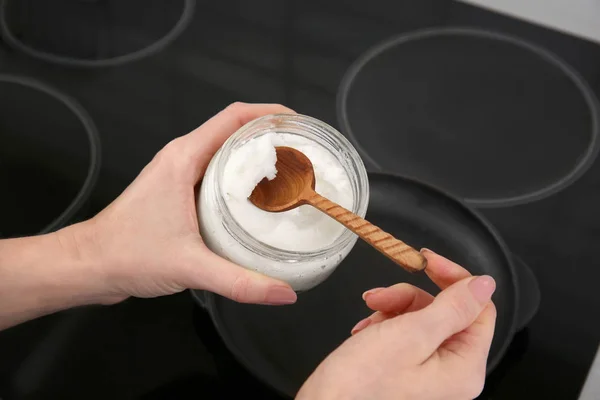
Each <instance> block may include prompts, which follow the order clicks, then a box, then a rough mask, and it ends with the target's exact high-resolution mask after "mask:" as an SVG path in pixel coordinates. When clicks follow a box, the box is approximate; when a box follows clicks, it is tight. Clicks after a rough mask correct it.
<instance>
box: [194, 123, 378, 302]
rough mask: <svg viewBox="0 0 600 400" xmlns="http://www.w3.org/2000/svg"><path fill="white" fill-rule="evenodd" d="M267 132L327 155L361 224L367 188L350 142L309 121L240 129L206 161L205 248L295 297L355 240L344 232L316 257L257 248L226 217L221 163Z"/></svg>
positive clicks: (202, 198)
mask: <svg viewBox="0 0 600 400" xmlns="http://www.w3.org/2000/svg"><path fill="white" fill-rule="evenodd" d="M273 132H276V133H286V134H293V135H299V136H302V137H304V138H307V139H310V140H311V141H314V142H315V143H317V144H319V145H320V146H322V147H324V148H325V149H327V150H328V151H329V152H330V153H331V154H333V155H334V156H335V158H336V159H337V160H338V162H339V163H340V164H341V165H342V167H343V168H344V169H345V171H346V174H347V175H348V178H349V180H350V183H351V187H352V197H353V207H352V212H354V213H355V214H357V215H360V216H361V217H363V218H364V216H365V214H366V212H367V206H368V202H369V182H368V177H367V172H366V170H365V166H364V164H363V162H362V160H361V158H360V156H359V155H358V153H357V151H356V150H355V149H354V147H353V146H352V145H351V144H350V142H349V141H348V140H347V139H346V138H345V137H344V136H342V134H341V133H339V132H338V131H337V130H335V129H334V128H332V127H331V126H329V125H328V124H326V123H324V122H322V121H319V120H317V119H315V118H312V117H308V116H305V115H299V114H276V115H267V116H265V117H262V118H259V119H256V120H254V121H252V122H250V123H248V124H246V125H245V126H243V127H242V128H241V129H239V130H238V131H237V132H236V133H234V134H233V135H232V136H231V137H230V138H229V139H228V140H227V141H226V142H225V143H224V144H223V146H222V147H221V148H220V149H219V151H218V152H217V153H216V154H215V155H214V157H213V158H212V160H211V162H210V164H209V166H208V168H207V170H206V174H205V176H204V179H203V181H202V185H201V188H200V193H199V195H198V217H199V223H200V233H201V235H202V238H203V239H204V242H205V243H206V245H207V246H208V248H210V249H211V250H212V251H213V252H215V253H216V254H218V255H220V256H221V257H224V258H226V259H228V260H230V261H232V262H234V263H236V264H238V265H241V266H243V267H245V268H248V269H251V270H254V271H257V272H259V273H262V274H265V275H268V276H271V277H274V278H277V279H280V280H283V281H286V282H288V283H289V284H290V285H291V286H292V288H293V289H294V290H296V291H304V290H308V289H311V288H313V287H314V286H316V285H318V284H319V283H321V282H323V281H324V280H325V279H327V277H329V275H331V273H332V272H333V271H334V270H335V268H336V267H337V266H338V265H339V264H340V262H341V261H342V260H343V259H344V258H345V257H346V256H347V255H348V253H349V252H350V250H351V249H352V247H353V246H354V244H355V243H356V240H357V238H358V237H357V236H356V235H355V234H354V233H352V232H351V231H349V230H347V229H344V230H343V231H342V233H341V234H340V235H339V236H338V237H337V238H336V239H335V240H334V241H333V242H332V243H331V244H330V245H328V246H327V247H324V248H321V249H319V250H316V251H288V250H282V249H278V248H275V247H272V246H270V245H267V244H265V243H263V242H261V241H260V240H258V239H257V238H255V237H253V236H252V235H250V234H249V233H248V232H247V231H246V230H245V229H244V228H243V227H242V226H240V224H238V222H237V221H236V220H235V219H234V218H233V217H232V215H231V212H230V211H229V209H228V207H227V205H226V203H225V199H224V197H223V195H222V190H221V188H222V179H223V171H224V169H225V165H226V163H227V160H228V158H229V156H230V154H231V152H232V151H233V150H234V149H237V148H239V147H241V146H243V145H244V144H245V143H246V142H247V141H248V140H250V139H253V138H256V137H259V136H262V135H264V134H267V133H273Z"/></svg>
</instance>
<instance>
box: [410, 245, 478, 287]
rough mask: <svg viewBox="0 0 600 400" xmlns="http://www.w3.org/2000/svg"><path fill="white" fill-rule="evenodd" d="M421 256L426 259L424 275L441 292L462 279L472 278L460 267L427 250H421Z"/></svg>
mask: <svg viewBox="0 0 600 400" xmlns="http://www.w3.org/2000/svg"><path fill="white" fill-rule="evenodd" d="M421 254H423V256H425V258H426V259H427V268H426V269H425V273H426V274H427V276H428V277H429V279H431V280H432V281H433V282H434V283H435V284H436V285H438V287H439V288H440V289H442V290H444V289H446V288H447V287H449V286H450V285H452V284H454V283H456V282H458V281H460V280H462V279H465V278H468V277H470V276H472V275H471V273H470V272H469V271H467V270H466V269H464V268H463V267H461V266H460V265H458V264H456V263H455V262H452V261H450V260H448V259H447V258H444V257H442V256H440V255H439V254H436V253H434V252H433V251H431V250H429V249H422V250H421Z"/></svg>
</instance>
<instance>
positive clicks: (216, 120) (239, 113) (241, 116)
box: [187, 103, 294, 153]
mask: <svg viewBox="0 0 600 400" xmlns="http://www.w3.org/2000/svg"><path fill="white" fill-rule="evenodd" d="M282 113H294V111H293V110H291V109H289V108H287V107H284V106H282V105H280V104H247V103H233V104H231V105H230V106H228V107H227V108H225V109H223V110H222V111H221V112H219V113H218V114H217V115H215V116H214V117H212V118H211V119H209V120H208V121H206V122H205V123H204V124H202V125H201V126H200V127H198V128H196V129H194V130H193V131H192V132H190V133H189V134H188V135H187V138H188V140H189V141H190V142H196V144H197V145H201V146H202V148H203V151H210V152H212V153H215V152H216V151H217V150H218V149H219V147H221V145H222V144H223V143H224V142H225V141H226V140H227V139H228V138H229V136H231V135H232V134H233V133H234V132H235V131H237V130H238V129H240V128H241V127H242V126H244V125H246V124H247V123H248V122H250V121H252V120H255V119H256V118H260V117H263V116H265V115H269V114H282Z"/></svg>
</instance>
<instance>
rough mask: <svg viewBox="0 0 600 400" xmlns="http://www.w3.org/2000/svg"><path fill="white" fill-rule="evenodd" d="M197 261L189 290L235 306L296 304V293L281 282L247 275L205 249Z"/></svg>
mask: <svg viewBox="0 0 600 400" xmlns="http://www.w3.org/2000/svg"><path fill="white" fill-rule="evenodd" d="M200 257H201V261H200V263H196V266H195V267H196V268H199V269H200V270H201V273H194V278H193V279H192V282H191V286H193V287H190V288H191V289H202V290H208V291H211V292H214V293H217V294H220V295H221V296H225V297H227V298H230V299H231V300H234V301H237V302H239V303H255V304H266V305H284V304H293V303H295V302H296V299H297V296H296V292H294V290H293V289H292V288H291V287H290V285H288V284H287V283H285V282H282V281H279V280H277V279H274V278H270V277H268V276H265V275H262V274H259V273H257V272H254V271H250V270H248V269H245V268H243V267H240V266H239V265H237V264H234V263H232V262H230V261H228V260H226V259H224V258H221V257H219V256H218V255H216V254H215V253H213V252H211V251H210V250H208V249H202V250H201V254H200Z"/></svg>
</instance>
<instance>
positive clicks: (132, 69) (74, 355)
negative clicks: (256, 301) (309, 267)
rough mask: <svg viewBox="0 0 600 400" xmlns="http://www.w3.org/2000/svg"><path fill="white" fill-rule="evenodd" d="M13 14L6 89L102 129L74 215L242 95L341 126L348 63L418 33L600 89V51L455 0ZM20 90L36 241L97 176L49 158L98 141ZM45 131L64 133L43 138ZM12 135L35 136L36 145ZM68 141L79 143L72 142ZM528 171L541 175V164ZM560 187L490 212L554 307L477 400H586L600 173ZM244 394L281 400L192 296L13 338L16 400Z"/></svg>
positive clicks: (6, 352)
mask: <svg viewBox="0 0 600 400" xmlns="http://www.w3.org/2000/svg"><path fill="white" fill-rule="evenodd" d="M11 3H12V4H11ZM16 3H17V1H16V0H12V1H11V0H3V1H0V5H2V6H3V7H4V11H5V13H4V14H3V20H4V21H3V22H4V25H3V26H2V31H3V39H0V78H2V77H4V78H6V77H9V81H10V79H11V78H10V77H14V76H20V77H25V78H27V79H34V80H35V81H36V82H41V84H42V85H47V86H49V87H51V88H53V89H54V90H56V91H58V92H60V93H62V94H63V95H65V96H68V98H69V99H72V100H74V101H75V102H76V103H78V104H79V106H80V107H81V108H83V109H84V110H85V115H86V117H89V118H90V119H91V120H92V121H93V126H94V127H95V129H96V130H97V133H98V136H99V138H100V141H101V144H102V153H101V156H100V158H101V161H102V164H101V168H100V170H99V175H98V180H97V182H96V184H95V186H94V187H93V190H92V191H91V194H90V201H89V202H88V206H87V207H86V208H84V209H82V211H81V212H80V213H79V214H78V215H77V216H76V217H73V218H83V217H85V216H89V215H92V214H93V213H95V212H97V211H98V210H100V209H101V208H103V207H104V206H106V205H107V204H108V203H109V202H110V201H111V200H112V199H114V198H115V197H116V196H117V195H118V194H119V193H120V192H121V191H122V190H123V189H124V188H125V187H126V185H127V184H128V183H129V182H130V181H131V180H132V179H133V178H134V177H135V176H136V174H137V173H138V172H139V170H140V169H141V168H142V167H143V166H144V165H145V164H146V163H147V162H148V161H149V160H150V159H151V158H152V156H153V155H154V154H155V153H156V152H157V151H158V150H159V149H160V148H161V147H162V146H163V145H164V144H166V143H167V142H168V141H169V140H170V139H172V138H174V137H176V136H178V135H181V134H184V133H186V132H188V131H190V130H191V129H193V128H195V127H196V126H197V125H199V124H200V123H202V121H204V120H206V119H207V118H209V117H210V116H212V115H213V114H215V113H216V112H217V111H219V110H220V109H222V108H223V107H225V106H227V105H228V104H229V103H231V102H234V101H238V100H241V101H246V102H280V103H283V104H286V105H288V106H290V107H292V108H293V109H295V110H296V111H298V112H301V113H304V114H308V115H312V116H314V117H317V118H320V119H322V120H324V121H326V122H328V123H330V124H332V125H334V126H338V118H337V116H336V94H337V91H338V85H339V83H340V81H341V79H342V77H343V75H344V73H345V72H346V70H347V69H348V68H349V66H350V65H351V64H352V62H353V61H355V60H356V59H357V58H358V57H359V56H361V54H363V53H364V52H365V51H366V50H367V49H369V48H370V47H371V46H373V45H375V44H377V43H379V42H381V41H384V40H386V39H388V38H390V37H393V36H395V35H398V34H401V33H407V32H410V31H414V30H418V29H424V28H431V27H449V26H460V27H469V28H481V29H483V30H489V31H495V32H501V33H506V34H510V35H512V36H516V37H519V38H522V39H525V40H527V41H529V42H531V43H534V44H536V45H538V46H541V47H543V48H546V49H548V50H549V51H551V52H553V53H555V54H557V55H558V56H560V57H561V58H562V59H563V60H564V61H566V62H567V63H568V64H570V65H571V66H572V67H573V68H574V69H575V70H576V71H577V72H578V73H579V74H580V75H581V76H582V77H583V79H584V80H585V81H586V82H587V83H588V84H589V87H590V88H591V89H592V91H593V92H594V93H595V94H596V96H598V95H599V94H600V46H598V45H596V44H593V43H590V42H587V41H584V40H581V39H576V38H574V37H571V36H567V35H564V34H560V33H557V32H555V31H551V30H548V29H545V28H541V27H538V26H534V25H531V24H528V23H525V22H522V21H518V20H515V19H511V18H508V17H504V16H500V15H498V14H494V13H491V12H488V11H484V10H481V9H478V8H474V7H471V6H467V5H464V4H460V3H455V2H453V1H449V0H448V1H446V0H399V1H394V2H391V1H384V0H372V1H369V2H363V1H358V0H335V1H328V2H324V1H315V0H305V1H302V2H295V1H289V2H284V1H280V0H255V1H251V2H249V1H245V0H223V1H219V2H205V1H192V0H176V1H175V0H173V1H166V0H151V1H150V0H86V1H84V0H79V1H77V0H54V1H52V2H48V1H45V0H28V1H18V3H19V4H18V5H15V4H16ZM506 62H507V63H510V60H506ZM530 73H531V71H530ZM12 82H13V86H10V96H8V97H7V96H5V97H4V98H3V97H2V92H4V93H8V92H7V90H8V89H9V86H7V85H9V84H8V83H7V82H6V80H5V81H3V80H2V79H0V105H1V107H0V139H1V140H6V143H11V145H14V146H21V147H14V149H17V150H18V151H17V152H15V151H11V152H10V155H11V157H12V158H11V159H10V162H12V163H17V164H20V165H23V164H24V165H30V164H31V165H33V163H40V165H42V166H43V167H44V168H42V169H41V170H43V171H46V172H47V174H51V178H43V177H42V178H40V177H39V176H38V175H31V176H33V177H34V178H33V179H38V180H41V181H45V182H46V181H52V182H56V183H55V185H54V186H53V185H50V184H47V185H46V186H42V187H41V188H40V189H39V190H41V191H45V192H44V195H45V196H46V201H45V202H42V203H40V204H35V206H36V208H35V209H36V212H35V213H33V214H31V215H30V217H31V218H33V219H32V220H31V221H28V223H30V224H31V226H16V227H13V228H14V229H16V230H17V231H18V229H23V230H24V231H27V230H28V229H35V226H36V224H38V223H39V222H38V221H42V220H43V221H45V222H44V224H45V223H49V221H46V219H48V218H49V216H55V214H56V212H57V210H60V208H61V204H63V205H64V203H65V201H67V202H68V200H65V199H64V198H62V197H64V196H66V194H67V193H70V194H69V196H73V195H74V194H73V193H76V191H77V190H76V189H77V185H81V182H83V181H84V179H85V174H84V173H75V174H74V175H73V176H70V175H69V174H68V173H67V172H68V171H73V168H72V165H70V164H69V165H66V166H65V165H62V164H61V163H58V164H59V165H55V164H53V163H52V160H50V161H48V160H47V159H46V158H47V157H46V158H45V157H44V155H45V154H48V151H46V150H45V149H50V148H51V149H53V150H56V148H54V147H53V143H57V142H60V141H62V142H65V141H66V142H68V143H71V145H70V147H68V148H67V149H66V150H65V149H61V150H60V151H68V150H71V151H72V150H73V149H75V150H76V149H78V148H79V149H81V152H80V153H77V155H76V157H72V158H71V157H69V158H68V161H67V160H65V161H64V162H65V163H66V162H68V163H77V162H80V163H83V164H82V165H85V160H86V159H87V158H88V157H90V155H89V151H90V150H89V149H88V147H86V146H87V145H86V143H87V142H85V140H84V141H83V142H82V143H83V144H81V143H80V144H78V142H77V140H81V137H82V136H81V135H83V134H84V133H85V127H84V126H83V125H82V124H81V120H80V119H78V118H77V115H75V114H73V112H72V111H73V110H71V109H69V108H64V107H62V108H61V107H59V106H58V105H57V104H59V103H55V104H54V103H52V101H51V100H48V99H45V100H43V99H42V98H38V97H36V95H35V93H33V92H35V90H33V92H32V90H31V88H29V89H27V88H25V89H23V90H19V89H18V88H15V87H14V81H12ZM525 83H526V82H525ZM3 85H4V86H3ZM44 87H45V86H44ZM38 92H39V91H38ZM38 92H36V93H38ZM466 92H468V90H467V91H466ZM32 93H33V94H32ZM38 95H39V93H38ZM399 96H401V94H399ZM556 98H557V97H556V96H554V97H553V103H552V107H553V109H557V110H558V109H560V104H559V103H557V102H556V101H557V100H556ZM15 104H21V106H16V105H15ZM53 104H54V105H53ZM571 105H572V104H565V105H564V107H565V108H567V107H569V106H571ZM557 107H558V108H557ZM7 110H9V111H7ZM50 123H53V124H58V125H57V126H61V127H62V128H61V129H58V130H53V131H48V130H44V129H43V128H44V127H45V126H49V124H50ZM36 124H37V125H36ZM82 129H83V131H82ZM7 132H8V133H7ZM15 132H16V133H18V134H20V135H26V134H27V132H38V134H37V136H36V135H34V136H33V137H32V138H31V139H30V140H29V139H28V140H27V141H26V143H23V142H22V141H21V142H19V140H18V139H15V137H17V136H14V134H15ZM23 132H25V133H23ZM40 132H43V134H41V133H40ZM78 132H79V133H78ZM82 132H83V133H82ZM67 133H68V134H70V135H72V137H73V139H72V140H68V139H65V137H64V136H62V135H65V134H67ZM9 135H13V136H11V137H9ZM539 136H540V137H543V135H541V134H540V135H539ZM21 137H22V136H21ZM76 138H79V139H76ZM55 139H56V140H55ZM550 139H552V138H549V140H547V141H544V140H542V141H541V142H540V143H539V146H542V147H543V146H548V154H560V149H557V148H556V147H552V146H565V147H566V148H571V147H573V146H575V147H576V145H573V146H571V147H569V145H568V144H565V142H564V140H567V141H568V138H567V139H564V138H562V139H561V140H550ZM3 145H4V144H0V154H4V153H2V146H3ZM44 146H45V147H44ZM78 146H79V147H78ZM57 151H58V150H57ZM7 154H8V153H7ZM15 154H16V155H15ZM19 154H22V157H19V156H18V155H19ZM32 154H35V155H37V156H35V157H32ZM78 157H79V158H78ZM573 157H575V158H576V157H577V156H576V155H574V156H573ZM550 158H551V157H550ZM79 159H81V160H84V161H81V160H79ZM548 159H549V157H546V158H545V160H546V161H545V162H548V161H547V160H548ZM2 160H4V162H5V163H6V162H8V161H6V160H8V158H7V156H5V157H4V158H3V159H0V161H2ZM78 160H79V161H78ZM505 163H510V160H507V159H500V160H499V161H498V168H499V169H501V168H503V165H506V164H505ZM2 165H3V164H1V163H0V166H2ZM7 165H10V164H7ZM473 167H474V168H476V167H477V166H476V165H474V166H473ZM550 167H552V166H548V168H550ZM486 168H487V169H488V170H491V167H490V165H489V163H488V165H486ZM531 168H537V170H536V171H541V172H539V173H540V174H541V175H544V174H543V171H544V169H543V168H541V167H540V166H539V165H532V166H531ZM23 170H24V171H27V168H25V169H23ZM39 170H40V169H39V168H38V169H37V171H39ZM75 170H77V168H75ZM511 171H512V173H513V174H515V171H514V168H513V169H512V170H511ZM6 175H7V177H6V178H5V177H3V176H2V174H1V171H0V177H2V178H3V179H6V182H9V183H10V182H13V184H14V185H15V187H14V190H17V189H19V190H28V187H27V186H25V185H19V184H18V183H19V180H18V179H13V180H10V179H9V178H10V176H9V175H10V174H6ZM31 176H29V175H25V176H24V177H25V178H26V179H32V178H31ZM3 182H4V181H3ZM15 182H16V183H15ZM455 183H456V182H455ZM459 183H460V182H458V183H456V184H457V185H458V184H459ZM504 184H506V182H504ZM492 189H494V188H490V190H492ZM561 189H562V190H560V191H558V192H557V193H553V194H552V195H550V196H547V197H545V198H543V199H537V200H535V201H530V202H525V203H524V204H520V205H515V206H510V207H501V208H486V209H483V210H482V212H483V214H484V215H485V216H486V217H487V218H488V219H489V220H490V221H491V222H492V223H493V224H494V225H495V226H496V228H497V229H498V230H499V232H500V233H501V235H502V236H503V237H504V239H505V240H506V242H507V243H508V245H509V247H510V248H511V250H512V251H513V252H515V253H516V254H518V255H519V256H520V257H521V258H522V259H523V260H524V261H525V262H526V263H527V264H528V265H529V266H530V267H531V269H532V270H533V272H534V274H535V276H536V277H537V279H538V282H539V286H540V290H541V296H542V297H541V305H540V308H539V311H538V313H537V314H536V315H535V317H534V318H533V319H532V320H531V322H530V323H529V324H528V326H527V327H526V328H525V329H523V330H522V331H520V332H519V333H517V334H516V336H515V337H514V339H513V342H512V345H511V347H510V349H509V351H508V353H507V355H506V356H505V358H504V360H503V362H502V363H501V364H500V365H499V367H498V368H497V369H496V370H495V371H494V372H493V373H492V374H491V375H490V376H489V378H488V384H487V387H486V390H485V392H484V394H483V395H482V398H490V399H491V398H510V399H528V398H560V399H574V398H576V397H577V395H578V393H579V391H580V388H581V386H582V384H583V382H584V380H585V377H586V373H587V370H588V368H589V366H590V365H591V362H592V359H593V357H594V354H595V351H596V350H597V346H598V341H599V338H600V320H599V319H598V318H597V316H598V315H600V300H599V298H598V296H596V295H594V293H595V290H596V282H598V281H599V280H600V272H599V271H600V269H598V268H597V267H598V266H597V262H598V259H600V250H599V249H600V248H599V247H598V245H597V243H598V242H599V240H600V212H598V204H600V164H599V163H597V162H596V163H593V164H592V165H591V167H590V168H589V169H588V170H587V172H586V173H585V174H584V175H583V176H581V177H580V178H579V179H578V180H575V181H574V182H572V183H570V184H569V185H568V186H567V187H563V188H561ZM71 192H73V193H71ZM61 196H62V197H61ZM29 198H31V196H29ZM7 204H8V203H7ZM4 206H6V204H5V205H4ZM13 206H14V203H13ZM73 218H71V220H73ZM42 225H43V224H42ZM5 229H6V228H5ZM2 233H3V232H2V226H0V236H1V234H2ZM236 392H237V394H243V395H249V394H258V395H260V396H262V397H263V398H277V396H276V395H275V394H273V393H272V392H270V391H269V389H267V388H266V387H264V386H263V385H262V384H260V383H258V382H257V381H256V380H255V379H254V378H252V376H251V375H250V374H249V373H248V372H247V371H246V370H244V369H243V368H242V367H241V366H240V365H239V364H238V363H237V362H236V361H235V360H234V359H233V357H232V356H231V355H230V354H229V353H228V351H227V350H226V349H225V347H224V346H223V344H222V343H221V341H220V339H219V336H218V335H217V334H216V332H215V331H214V329H213V327H212V324H211V323H210V320H209V318H208V316H207V315H206V314H205V313H204V312H203V311H201V310H200V309H198V308H196V307H195V305H194V303H193V301H192V298H191V296H189V294H188V293H182V294H179V295H175V296H171V297H168V298H160V299H150V300H140V299H131V300H128V301H126V302H124V303H122V304H119V305H116V306H112V307H90V308H82V309H76V310H70V311H67V312H63V313H60V314H57V315H53V316H48V317H45V318H41V319H39V320H36V321H31V322H29V323H26V324H23V325H21V326H18V327H15V328H13V329H10V330H8V331H5V332H2V333H0V398H3V399H4V398H6V399H11V398H15V399H21V398H86V399H94V398H98V399H104V398H113V399H131V398H145V399H159V398H186V397H190V398H191V397H194V398H198V397H201V398H228V396H234V395H236Z"/></svg>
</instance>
